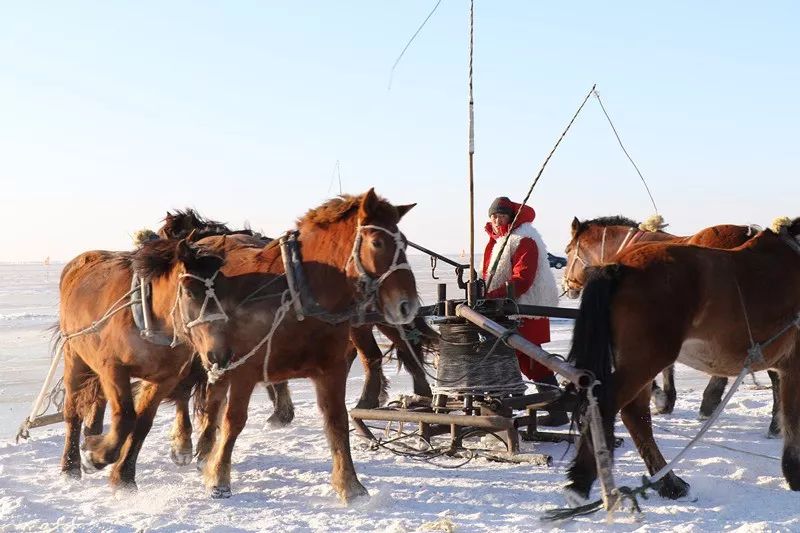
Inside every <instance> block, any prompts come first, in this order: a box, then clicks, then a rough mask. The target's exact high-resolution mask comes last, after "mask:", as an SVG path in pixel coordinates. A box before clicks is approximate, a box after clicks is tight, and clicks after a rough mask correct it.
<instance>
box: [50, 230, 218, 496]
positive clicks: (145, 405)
mask: <svg viewBox="0 0 800 533" xmlns="http://www.w3.org/2000/svg"><path fill="white" fill-rule="evenodd" d="M222 262H223V261H222V259H221V258H220V257H219V256H216V255H209V254H206V253H203V252H202V251H200V250H199V249H197V248H195V247H194V246H191V245H189V244H188V243H187V242H186V241H152V242H150V243H147V244H145V245H144V246H143V247H142V248H140V249H139V250H138V251H136V252H135V253H128V252H104V251H94V252H86V253H84V254H81V255H80V256H78V257H76V258H75V259H73V260H72V261H70V262H69V263H68V264H67V265H66V267H65V268H64V270H63V272H62V275H61V282H60V293H61V294H60V296H61V303H60V309H59V315H60V330H61V336H62V340H63V342H64V387H65V393H66V396H65V402H64V419H65V423H66V440H65V446H64V455H63V458H62V462H61V468H62V471H63V472H65V473H66V474H67V475H70V476H72V477H80V473H81V466H83V468H84V469H85V470H86V471H94V470H96V469H100V468H103V467H105V466H107V465H108V464H111V463H115V466H114V469H113V471H112V473H111V483H112V485H114V486H119V485H124V486H128V487H131V488H133V487H135V467H136V458H137V456H138V453H139V450H140V448H141V445H142V443H143V441H144V438H145V437H146V435H147V433H148V431H149V430H150V427H151V425H152V421H153V417H154V416H155V413H156V410H157V408H158V404H159V403H160V402H161V400H162V399H163V398H165V397H166V396H167V395H168V394H169V393H170V392H171V391H172V389H173V388H174V387H175V385H176V384H177V383H178V382H179V381H180V380H181V378H182V377H183V376H184V375H185V374H186V373H187V371H188V369H189V363H190V362H191V360H192V354H193V353H194V352H197V353H199V354H200V357H201V359H202V361H203V362H204V364H206V365H209V366H210V365H212V364H214V363H219V362H221V361H222V360H224V359H225V358H227V355H226V352H225V347H224V344H223V343H222V341H223V340H224V337H223V329H224V327H225V323H226V321H227V317H225V316H224V313H223V312H222V311H221V309H219V308H218V305H219V304H220V300H219V298H218V297H217V295H216V294H215V293H214V288H215V286H216V285H217V282H218V280H216V279H215V278H216V276H217V274H218V272H219V269H220V267H221V265H222ZM134 270H136V271H138V272H139V275H140V276H141V277H142V278H146V279H150V280H151V282H152V302H153V305H152V317H151V318H152V321H153V326H154V327H155V328H156V330H158V331H160V332H161V334H163V335H168V336H171V337H174V338H175V340H179V341H183V343H182V344H181V345H178V346H176V347H175V348H171V347H169V346H163V345H156V344H153V343H151V342H148V341H147V340H145V339H144V338H142V336H141V335H140V334H139V331H138V330H137V329H136V326H135V325H134V321H133V317H132V314H131V311H130V308H129V307H128V306H127V305H125V304H126V303H127V301H128V299H127V294H129V291H130V288H131V282H132V273H133V271H134ZM212 300H213V301H212ZM176 327H177V329H176ZM131 378H140V379H141V380H143V383H144V385H143V386H142V387H141V393H140V394H139V395H137V397H136V398H135V399H134V395H133V392H132V387H131ZM99 397H102V398H104V399H106V400H107V401H108V402H109V403H110V404H111V413H112V415H111V427H110V430H109V432H108V433H107V434H106V435H104V436H100V435H91V436H87V438H86V442H85V444H84V447H83V451H81V452H79V448H78V445H79V439H80V427H81V423H82V419H83V417H84V416H85V415H86V414H87V411H88V410H89V409H90V408H91V405H92V404H93V403H94V401H95V400H96V399H97V398H99ZM100 428H102V424H100Z"/></svg>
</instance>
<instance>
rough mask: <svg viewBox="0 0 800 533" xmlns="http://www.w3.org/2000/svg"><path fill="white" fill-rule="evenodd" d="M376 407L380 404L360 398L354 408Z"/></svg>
mask: <svg viewBox="0 0 800 533" xmlns="http://www.w3.org/2000/svg"><path fill="white" fill-rule="evenodd" d="M378 407H380V404H379V403H378V402H377V401H374V400H367V399H364V398H361V399H360V400H358V403H357V404H356V405H355V407H354V409H377V408H378Z"/></svg>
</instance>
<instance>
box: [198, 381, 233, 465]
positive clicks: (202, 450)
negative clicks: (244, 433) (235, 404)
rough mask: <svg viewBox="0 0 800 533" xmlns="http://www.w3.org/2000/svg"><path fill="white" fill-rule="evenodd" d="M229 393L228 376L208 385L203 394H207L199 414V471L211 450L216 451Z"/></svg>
mask: <svg viewBox="0 0 800 533" xmlns="http://www.w3.org/2000/svg"><path fill="white" fill-rule="evenodd" d="M227 393H228V379H227V376H225V377H223V378H222V379H221V380H220V381H218V382H216V383H214V384H213V385H211V384H209V385H206V387H205V391H203V394H205V401H204V402H203V409H202V410H201V411H200V412H198V413H197V415H198V416H199V418H200V437H199V438H198V439H197V469H198V470H201V471H202V470H203V468H204V467H205V464H206V461H207V460H208V456H209V454H210V453H211V450H213V449H214V441H215V440H216V437H217V429H218V428H219V414H220V412H221V411H222V406H223V404H224V403H225V395H226V394H227Z"/></svg>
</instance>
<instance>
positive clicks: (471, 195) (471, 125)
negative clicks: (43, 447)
mask: <svg viewBox="0 0 800 533" xmlns="http://www.w3.org/2000/svg"><path fill="white" fill-rule="evenodd" d="M474 28H475V2H474V0H470V2H469V76H468V83H469V290H468V291H467V297H468V301H469V304H470V305H475V301H476V300H477V298H478V295H477V294H475V293H476V287H477V280H476V279H475V180H474V178H475V167H474V156H475V99H474V97H473V94H472V56H473V51H474V40H473V34H474Z"/></svg>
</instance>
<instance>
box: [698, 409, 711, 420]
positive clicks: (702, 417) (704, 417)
mask: <svg viewBox="0 0 800 533" xmlns="http://www.w3.org/2000/svg"><path fill="white" fill-rule="evenodd" d="M709 418H711V415H710V414H708V415H707V414H705V413H704V412H703V411H700V412H699V413H698V414H697V419H698V420H708V419H709Z"/></svg>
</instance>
